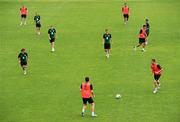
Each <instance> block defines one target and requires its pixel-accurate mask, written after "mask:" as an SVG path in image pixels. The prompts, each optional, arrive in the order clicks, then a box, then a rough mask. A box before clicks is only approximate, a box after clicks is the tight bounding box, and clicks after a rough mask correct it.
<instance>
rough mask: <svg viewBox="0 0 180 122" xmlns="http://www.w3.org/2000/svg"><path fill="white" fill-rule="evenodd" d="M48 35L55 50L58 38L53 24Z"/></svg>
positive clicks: (52, 48)
mask: <svg viewBox="0 0 180 122" xmlns="http://www.w3.org/2000/svg"><path fill="white" fill-rule="evenodd" d="M48 37H49V42H50V43H51V51H52V52H54V51H55V49H54V42H55V38H56V29H55V28H54V27H53V26H50V28H49V30H48Z"/></svg>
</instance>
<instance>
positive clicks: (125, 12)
mask: <svg viewBox="0 0 180 122" xmlns="http://www.w3.org/2000/svg"><path fill="white" fill-rule="evenodd" d="M122 13H123V17H124V24H127V22H128V20H129V7H128V6H127V4H126V3H124V6H123V7H122Z"/></svg>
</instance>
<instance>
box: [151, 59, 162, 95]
mask: <svg viewBox="0 0 180 122" xmlns="http://www.w3.org/2000/svg"><path fill="white" fill-rule="evenodd" d="M151 70H152V73H153V74H154V90H153V93H156V92H157V90H158V89H159V88H160V81H159V78H160V77H161V72H162V70H163V69H162V68H161V66H160V65H159V64H157V63H156V60H155V59H152V60H151Z"/></svg>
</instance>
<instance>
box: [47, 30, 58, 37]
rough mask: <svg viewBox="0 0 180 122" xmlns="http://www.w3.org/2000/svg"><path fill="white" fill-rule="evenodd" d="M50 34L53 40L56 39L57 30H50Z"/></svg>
mask: <svg viewBox="0 0 180 122" xmlns="http://www.w3.org/2000/svg"><path fill="white" fill-rule="evenodd" d="M48 34H49V36H50V38H51V39H54V38H55V34H56V29H55V28H50V29H49V30H48Z"/></svg>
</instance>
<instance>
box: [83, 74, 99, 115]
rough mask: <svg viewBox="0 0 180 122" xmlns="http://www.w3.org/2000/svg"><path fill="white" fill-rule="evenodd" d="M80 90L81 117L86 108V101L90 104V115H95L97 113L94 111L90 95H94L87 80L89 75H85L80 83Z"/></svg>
mask: <svg viewBox="0 0 180 122" xmlns="http://www.w3.org/2000/svg"><path fill="white" fill-rule="evenodd" d="M80 92H81V96H82V100H83V109H82V117H84V113H85V110H86V108H87V103H89V104H91V112H92V117H96V116H97V115H96V114H95V113H94V109H95V103H94V101H93V99H92V97H91V96H93V97H95V95H94V92H93V86H92V84H91V83H90V81H89V77H86V78H85V82H83V83H82V84H81V87H80Z"/></svg>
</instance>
